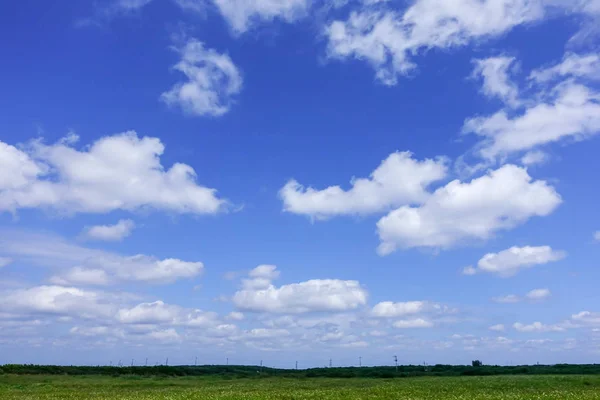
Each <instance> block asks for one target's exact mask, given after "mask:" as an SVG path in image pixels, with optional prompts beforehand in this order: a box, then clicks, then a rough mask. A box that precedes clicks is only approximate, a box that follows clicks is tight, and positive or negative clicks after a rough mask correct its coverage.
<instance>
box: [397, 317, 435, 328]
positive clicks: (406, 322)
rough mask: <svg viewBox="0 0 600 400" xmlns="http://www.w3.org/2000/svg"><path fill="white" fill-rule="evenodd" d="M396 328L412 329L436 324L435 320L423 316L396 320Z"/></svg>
mask: <svg viewBox="0 0 600 400" xmlns="http://www.w3.org/2000/svg"><path fill="white" fill-rule="evenodd" d="M393 326H394V328H399V329H411V328H431V327H433V326H434V324H433V322H431V321H428V320H426V319H423V318H415V319H401V320H398V321H396V322H394V325H393Z"/></svg>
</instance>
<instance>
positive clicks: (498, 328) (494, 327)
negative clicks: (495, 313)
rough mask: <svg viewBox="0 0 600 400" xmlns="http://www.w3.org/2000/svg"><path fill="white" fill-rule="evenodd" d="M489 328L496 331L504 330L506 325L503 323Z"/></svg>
mask: <svg viewBox="0 0 600 400" xmlns="http://www.w3.org/2000/svg"><path fill="white" fill-rule="evenodd" d="M488 329H489V330H490V331H495V332H504V330H505V328H504V325H502V324H498V325H492V326H490V327H489V328H488Z"/></svg>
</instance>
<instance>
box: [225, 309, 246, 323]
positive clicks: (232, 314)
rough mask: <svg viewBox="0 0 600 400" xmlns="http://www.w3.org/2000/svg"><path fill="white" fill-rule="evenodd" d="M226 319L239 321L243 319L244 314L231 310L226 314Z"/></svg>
mask: <svg viewBox="0 0 600 400" xmlns="http://www.w3.org/2000/svg"><path fill="white" fill-rule="evenodd" d="M227 319H229V320H232V321H241V320H243V319H244V314H243V313H241V312H238V311H232V312H230V313H229V314H227Z"/></svg>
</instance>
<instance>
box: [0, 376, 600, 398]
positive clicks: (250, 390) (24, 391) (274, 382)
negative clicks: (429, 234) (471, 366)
mask: <svg viewBox="0 0 600 400" xmlns="http://www.w3.org/2000/svg"><path fill="white" fill-rule="evenodd" d="M17 399H18V400H28V399H36V400H44V399H53V400H54V399H81V400H87V399H90V400H91V399H107V400H108V399H111V400H113V399H128V400H129V399H131V400H134V399H136V400H137V399H144V400H158V399H165V400H166V399H169V400H177V399H203V400H213V399H215V400H225V399H236V400H237V399H244V400H263V399H265V400H266V399H287V400H292V399H298V400H301V399H314V400H328V399H340V400H354V399H406V400H421V399H422V400H431V399H448V400H450V399H453V400H454V399H464V400H473V399H485V400H492V399H497V400H510V399H532V400H533V399H536V400H539V399H561V400H564V399H577V400H586V399H600V376H597V375H594V376H494V377H422V378H399V379H362V378H353V379H329V378H310V379H286V378H264V379H231V380H227V379H221V378H215V377H208V378H207V377H204V378H194V377H183V378H142V377H120V378H111V377H102V376H75V377H73V376H16V375H0V400H17Z"/></svg>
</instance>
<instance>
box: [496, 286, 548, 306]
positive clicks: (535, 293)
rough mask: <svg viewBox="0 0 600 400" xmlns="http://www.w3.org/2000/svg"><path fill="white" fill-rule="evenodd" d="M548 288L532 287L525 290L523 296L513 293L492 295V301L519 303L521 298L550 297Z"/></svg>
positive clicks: (540, 298) (536, 298) (535, 299)
mask: <svg viewBox="0 0 600 400" xmlns="http://www.w3.org/2000/svg"><path fill="white" fill-rule="evenodd" d="M550 295H551V292H550V289H533V290H530V291H529V292H527V294H526V295H525V296H524V297H520V296H517V295H515V294H509V295H506V296H501V297H494V298H493V299H492V301H495V302H496V303H519V302H521V301H523V300H532V301H540V300H544V299H546V298H548V297H550Z"/></svg>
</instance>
